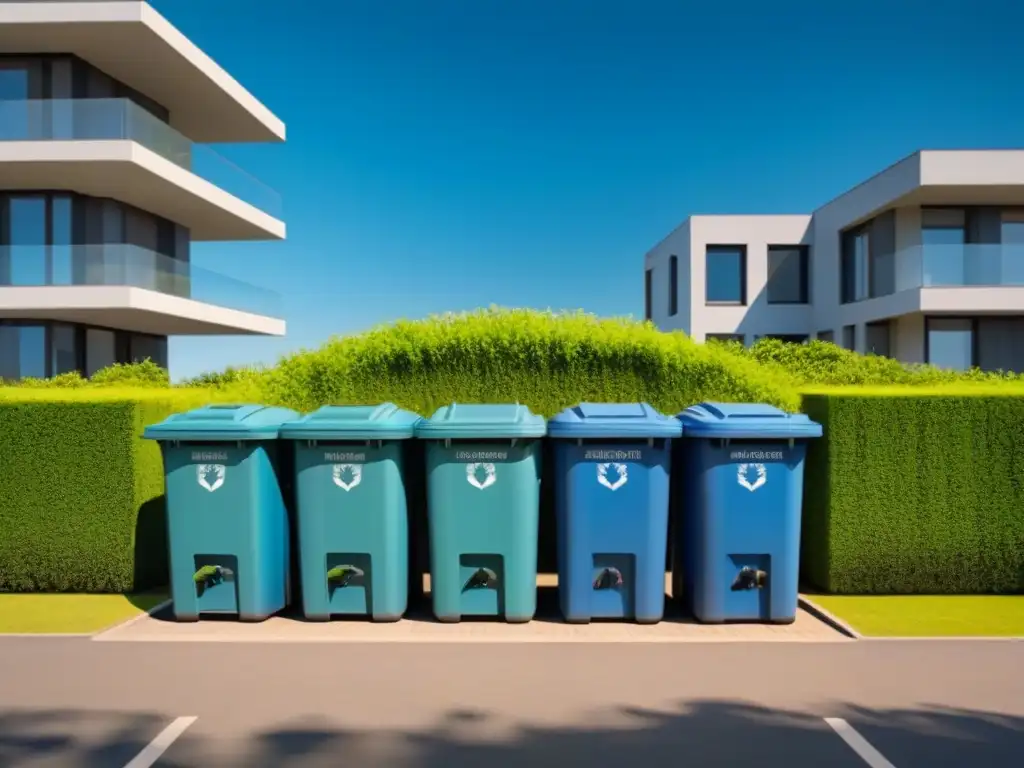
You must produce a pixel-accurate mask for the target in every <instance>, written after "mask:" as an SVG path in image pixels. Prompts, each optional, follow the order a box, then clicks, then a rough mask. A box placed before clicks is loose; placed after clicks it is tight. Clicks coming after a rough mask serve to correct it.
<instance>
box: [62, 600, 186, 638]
mask: <svg viewBox="0 0 1024 768" xmlns="http://www.w3.org/2000/svg"><path fill="white" fill-rule="evenodd" d="M171 602H172V600H171V599H170V598H167V599H166V600H164V601H163V602H162V603H159V604H157V605H154V606H153V607H152V608H150V609H149V610H148V611H145V612H143V613H140V614H139V615H138V616H132V617H131V618H130V619H127V620H125V621H122V622H121V623H120V624H115V625H114V626H112V627H104V628H103V629H98V630H96V631H95V632H92V633H90V634H86V635H79V637H88V638H91V639H93V640H98V639H99V638H100V637H102V636H103V635H105V634H107V633H108V632H115V631H117V630H119V629H124V628H125V627H130V626H131V625H132V624H135V623H136V622H138V621H142V620H143V619H148V618H149V617H150V616H152V615H153V614H154V613H158V612H159V611H162V610H163V609H164V608H166V607H167V606H169V605H170V604H171Z"/></svg>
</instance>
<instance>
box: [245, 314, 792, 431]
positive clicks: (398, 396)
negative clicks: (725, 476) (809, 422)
mask: <svg viewBox="0 0 1024 768" xmlns="http://www.w3.org/2000/svg"><path fill="white" fill-rule="evenodd" d="M261 386H262V387H263V394H264V396H265V398H266V399H267V400H268V401H270V402H272V403H273V404H275V405H285V406H288V407H290V408H295V409H296V410H304V411H309V410H312V409H314V408H317V407H318V406H320V405H323V404H326V403H339V404H344V403H375V402H380V401H381V400H393V401H395V402H396V403H398V404H400V405H402V406H403V407H405V408H408V409H410V410H414V411H417V412H419V413H421V414H430V413H432V412H433V411H434V410H435V409H436V408H438V407H440V406H441V405H444V404H447V403H450V402H452V401H461V402H488V401H490V402H512V401H517V402H520V403H524V404H526V405H529V406H530V408H532V409H533V410H534V411H535V412H537V413H541V414H544V415H547V416H550V415H552V414H554V413H556V412H558V411H559V410H561V409H562V408H565V407H567V406H570V405H574V404H576V403H578V402H580V401H585V400H592V401H619V402H633V401H638V400H644V401H647V402H649V403H651V404H652V405H653V406H655V407H656V408H659V409H661V410H662V411H664V412H667V413H674V412H676V411H678V410H681V409H682V408H684V407H686V406H689V405H692V404H693V403H694V402H698V401H701V400H734V401H760V402H767V403H772V404H774V405H778V406H780V407H782V408H787V409H789V410H794V409H795V408H797V407H798V405H799V396H798V394H797V392H796V390H795V388H794V386H793V382H792V380H791V379H790V378H789V377H787V376H786V375H785V374H784V373H782V372H779V371H773V370H766V369H765V368H763V367H762V366H759V365H758V364H757V363H756V362H754V361H753V360H749V359H746V358H744V357H741V356H737V355H734V354H732V353H731V352H729V351H728V350H724V349H720V348H718V347H715V346H713V345H703V344H697V343H695V342H694V341H692V340H691V339H690V338H688V337H687V336H685V335H683V334H682V333H662V332H659V331H658V330H657V329H655V328H654V326H652V325H650V324H647V323H638V322H635V321H632V320H620V319H599V318H596V317H593V316H591V315H586V314H583V313H567V314H556V313H551V312H533V311H525V310H503V309H491V310H484V311H478V312H472V313H467V314H461V315H446V316H442V317H434V318H431V319H429V320H427V321H421V322H400V323H396V324H394V325H391V326H386V327H381V328H377V329H374V330H372V331H370V332H369V333H366V334H363V335H360V336H353V337H348V338H342V339H336V340H332V341H331V342H329V343H328V344H326V345H325V346H324V347H322V348H321V349H318V350H315V351H307V352H301V353H298V354H295V355H292V356H290V357H288V358H285V359H283V360H282V361H281V362H280V364H279V365H278V366H277V367H276V368H275V369H273V370H271V371H268V372H267V373H266V374H265V375H264V376H263V378H262V379H261Z"/></svg>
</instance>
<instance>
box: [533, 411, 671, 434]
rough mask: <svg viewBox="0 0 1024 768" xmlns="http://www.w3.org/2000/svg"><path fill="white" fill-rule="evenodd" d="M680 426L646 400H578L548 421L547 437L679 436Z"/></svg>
mask: <svg viewBox="0 0 1024 768" xmlns="http://www.w3.org/2000/svg"><path fill="white" fill-rule="evenodd" d="M682 434H683V426H682V424H680V423H679V420H678V419H676V418H675V417H673V416H666V415H665V414H663V413H660V412H658V411H656V410H655V409H654V408H652V407H651V406H650V405H648V404H647V403H579V404H578V405H574V406H573V407H572V408H566V409H565V410H564V411H562V412H561V413H559V414H558V415H557V416H554V417H553V418H552V419H551V420H550V421H549V422H548V435H549V436H550V437H574V438H602V437H604V438H617V437H639V438H642V437H679V436H680V435H682Z"/></svg>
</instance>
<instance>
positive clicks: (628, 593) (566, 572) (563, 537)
mask: <svg viewBox="0 0 1024 768" xmlns="http://www.w3.org/2000/svg"><path fill="white" fill-rule="evenodd" d="M681 434H682V426H681V425H680V423H679V421H678V419H676V418H674V417H671V416H665V415H664V414H661V413H658V411H656V410H655V409H653V408H652V407H651V406H650V405H648V404H647V403H621V404H620V403H580V404H579V405H576V406H574V407H572V408H567V409H566V410H564V411H562V412H561V413H559V414H558V415H557V416H555V417H554V418H552V419H551V420H550V421H549V422H548V437H549V438H550V440H551V443H552V446H553V448H554V451H555V507H556V510H555V514H556V518H557V536H558V587H559V598H560V602H561V607H562V614H563V615H564V616H565V619H566V620H567V621H569V622H572V623H587V622H589V621H590V620H591V619H592V618H602V619H633V620H635V621H637V622H638V623H641V624H655V623H657V622H659V621H661V619H662V616H663V615H664V612H665V555H666V552H667V549H668V518H669V479H670V475H671V471H670V470H671V464H670V457H671V451H672V440H673V438H677V437H679V436H680V435H681Z"/></svg>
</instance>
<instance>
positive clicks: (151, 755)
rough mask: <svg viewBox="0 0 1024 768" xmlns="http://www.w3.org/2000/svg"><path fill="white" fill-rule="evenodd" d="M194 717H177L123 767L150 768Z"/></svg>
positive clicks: (190, 723)
mask: <svg viewBox="0 0 1024 768" xmlns="http://www.w3.org/2000/svg"><path fill="white" fill-rule="evenodd" d="M196 719H197V718H195V717H179V718H178V719H177V720H175V721H174V722H173V723H171V724H170V725H168V726H167V727H166V728H164V729H163V730H162V731H160V733H159V734H158V735H157V737H156V738H155V739H153V740H152V741H151V742H149V744H147V745H146V748H145V749H143V750H142V751H141V752H139V754H137V755H136V756H135V757H133V758H132V760H131V762H130V763H128V765H126V766H125V767H124V768H150V766H151V765H153V764H154V763H155V762H156V761H157V760H159V759H160V756H161V755H162V754H163V753H164V752H166V751H167V749H168V748H169V747H170V746H171V744H173V743H174V742H175V740H176V739H177V738H178V737H179V736H181V734H183V733H184V732H185V729H186V728H188V727H189V726H190V725H192V723H194V722H195V721H196Z"/></svg>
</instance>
